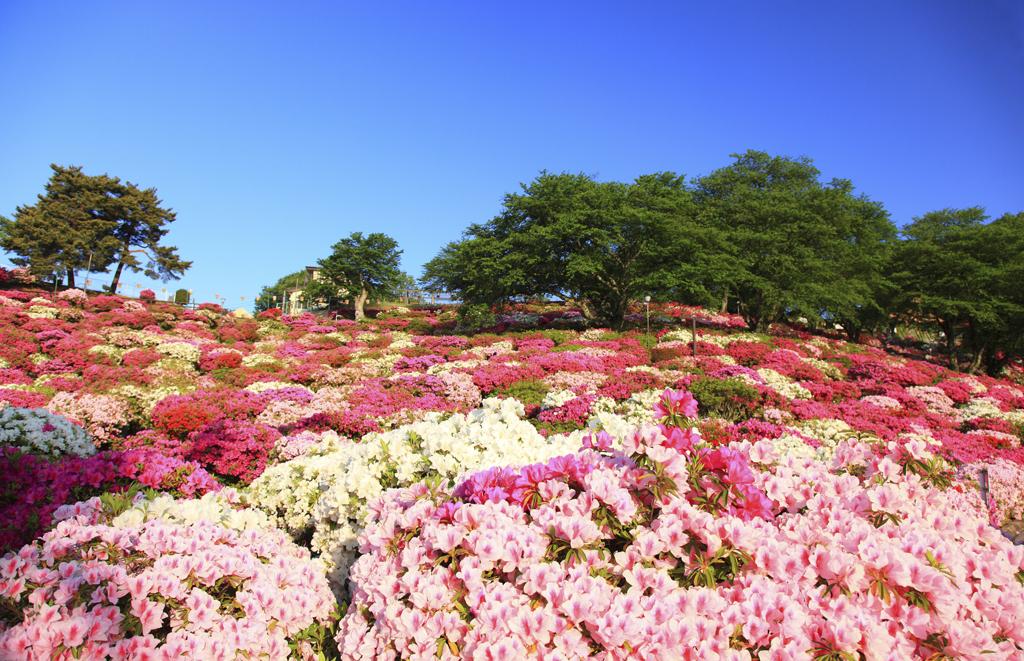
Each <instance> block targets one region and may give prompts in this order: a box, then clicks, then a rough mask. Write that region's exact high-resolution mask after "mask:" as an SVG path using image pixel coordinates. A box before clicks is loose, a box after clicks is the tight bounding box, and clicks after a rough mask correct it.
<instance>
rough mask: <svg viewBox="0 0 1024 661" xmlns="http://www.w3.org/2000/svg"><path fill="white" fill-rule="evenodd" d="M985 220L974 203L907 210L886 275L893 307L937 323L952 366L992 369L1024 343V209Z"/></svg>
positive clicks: (920, 321)
mask: <svg viewBox="0 0 1024 661" xmlns="http://www.w3.org/2000/svg"><path fill="white" fill-rule="evenodd" d="M987 220H988V216H987V215H986V214H985V211H984V209H982V208H981V207H970V208H966V209H941V210H938V211H931V212H929V213H926V214H924V215H922V216H919V217H916V218H914V220H913V222H911V223H910V224H909V225H907V226H906V227H905V228H904V229H903V232H902V233H903V236H904V238H905V240H904V241H903V242H901V244H900V246H899V248H898V250H897V254H896V258H895V259H894V262H893V263H894V265H895V266H896V270H895V272H894V274H893V280H894V281H895V282H896V283H897V286H898V291H899V295H898V296H897V298H896V305H897V308H898V310H900V311H901V312H902V313H903V314H904V315H905V316H906V317H907V318H908V319H909V320H910V321H912V322H914V323H917V324H924V325H933V326H934V327H936V329H938V330H941V331H942V334H943V336H944V338H945V343H946V350H947V352H948V354H949V362H950V366H951V367H953V368H955V369H959V368H961V367H964V368H966V369H968V370H970V371H977V370H979V369H981V368H982V367H984V368H986V369H987V370H988V371H989V372H991V373H997V372H998V371H999V370H1001V369H1002V367H1003V366H1004V365H1005V363H1006V361H1007V360H1008V359H1010V358H1013V357H1016V356H1020V355H1021V352H1022V349H1024V347H1022V346H1021V345H1022V340H1021V336H1022V333H1024V292H1022V288H1021V285H1020V283H1021V282H1022V280H1021V277H1022V276H1024V214H1016V215H1012V214H1007V215H1004V216H1003V217H1001V218H999V219H997V220H995V221H992V222H990V223H986V221H987Z"/></svg>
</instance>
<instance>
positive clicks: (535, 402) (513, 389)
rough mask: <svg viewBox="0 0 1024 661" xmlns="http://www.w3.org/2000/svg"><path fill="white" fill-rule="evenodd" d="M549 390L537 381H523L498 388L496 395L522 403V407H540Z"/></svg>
mask: <svg viewBox="0 0 1024 661" xmlns="http://www.w3.org/2000/svg"><path fill="white" fill-rule="evenodd" d="M549 390H550V388H548V386H547V385H546V384H545V383H544V382H543V381H540V380H539V379H523V380H521V381H516V382H514V383H511V384H509V385H507V386H505V387H504V388H499V389H498V390H497V394H499V395H502V396H504V397H512V398H514V399H517V400H519V401H520V402H522V403H523V405H524V406H527V407H530V406H540V404H541V402H543V401H544V396H545V395H547V394H548V391H549Z"/></svg>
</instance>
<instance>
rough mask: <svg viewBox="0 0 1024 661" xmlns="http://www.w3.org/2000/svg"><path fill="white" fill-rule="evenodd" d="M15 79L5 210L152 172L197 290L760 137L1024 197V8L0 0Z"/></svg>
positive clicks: (856, 173)
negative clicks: (547, 189)
mask: <svg viewBox="0 0 1024 661" xmlns="http://www.w3.org/2000/svg"><path fill="white" fill-rule="evenodd" d="M0 90H2V95H3V102H2V103H0V214H4V215H9V214H11V213H12V212H13V211H14V208H15V207H16V206H17V205H18V204H25V203H32V202H33V201H34V199H35V196H36V195H37V194H38V193H39V192H40V191H41V190H42V188H43V185H44V183H45V181H46V179H47V177H48V174H49V170H48V165H49V163H51V162H57V163H62V164H79V165H84V166H85V168H86V171H87V172H89V173H101V172H107V173H110V174H112V175H116V176H120V177H122V178H124V179H128V180H130V181H133V182H136V183H138V184H141V185H144V186H155V187H156V188H157V189H158V191H159V193H160V195H161V197H162V198H163V199H164V201H165V202H166V203H167V204H168V205H169V206H171V207H172V208H174V209H175V210H176V211H177V214H178V221H177V222H176V223H175V224H174V225H173V226H172V231H171V234H170V235H169V240H170V242H171V243H173V244H175V245H177V246H178V247H179V248H180V251H181V253H182V255H183V256H184V257H186V258H189V259H192V260H193V261H194V262H195V265H194V267H193V268H192V270H191V271H190V272H189V273H188V274H187V276H186V277H185V279H184V280H183V281H182V284H183V286H185V287H186V288H193V289H195V291H196V294H197V296H198V297H200V298H202V299H204V300H211V299H212V296H213V294H215V293H218V294H221V295H223V296H225V297H227V299H228V304H229V305H231V306H232V307H234V306H237V305H238V304H239V302H240V297H241V296H246V301H245V305H246V306H247V307H248V306H249V305H251V299H252V297H253V295H254V294H255V293H256V292H257V291H258V290H259V288H260V286H261V285H263V284H266V283H270V282H273V281H274V280H276V279H277V277H278V276H280V275H282V274H285V273H287V272H290V271H293V270H296V269H298V268H301V267H303V266H304V265H306V264H312V263H314V262H315V260H316V259H317V258H318V257H322V256H325V255H326V254H327V253H328V252H329V250H330V245H331V244H332V243H333V242H334V241H336V240H337V239H338V238H340V237H342V236H345V235H347V234H349V233H350V232H352V231H356V230H362V231H367V232H368V231H381V232H386V233H388V234H390V235H392V236H394V237H395V238H396V239H397V240H398V241H399V243H400V244H401V246H402V248H403V249H404V250H405V254H404V257H403V265H404V267H405V269H406V270H407V271H408V272H410V273H411V274H413V275H415V276H418V275H419V274H420V267H421V266H422V264H423V263H424V262H425V261H426V260H428V259H430V258H431V257H432V256H433V255H435V254H436V252H437V250H438V249H439V248H440V247H441V246H442V245H443V244H444V243H446V242H448V241H451V240H454V239H456V238H458V237H459V235H460V233H461V231H462V230H463V228H465V227H466V226H467V225H468V224H469V223H472V222H480V221H484V220H486V219H488V218H490V217H491V216H492V215H494V214H495V212H496V211H497V210H498V208H499V205H500V201H501V197H502V195H503V194H504V193H506V192H508V191H511V190H514V189H515V188H516V187H517V186H518V184H519V182H523V181H528V180H530V179H532V178H533V177H534V176H535V175H536V174H537V172H538V171H540V170H541V169H548V170H553V171H562V170H567V171H574V172H578V171H582V172H587V173H590V174H594V175H596V176H598V177H599V178H601V179H617V180H628V179H632V178H633V177H635V176H636V175H638V174H641V173H645V172H651V171H655V170H666V169H671V170H675V171H678V172H683V173H686V174H688V175H699V174H703V173H706V172H708V171H710V170H712V169H714V168H716V167H719V166H722V165H725V164H726V163H728V161H729V154H730V153H732V152H736V151H741V150H745V149H747V148H755V149H762V150H766V151H769V152H773V153H779V154H788V155H794V156H795V155H808V156H811V157H812V158H814V159H815V162H816V163H817V165H818V167H819V168H820V169H821V170H822V171H823V173H824V175H825V176H826V177H832V176H841V177H847V178H849V179H852V180H853V182H854V184H855V185H856V186H857V188H858V189H859V190H860V191H863V192H865V193H866V194H868V195H869V196H870V197H872V198H874V199H877V200H880V201H882V202H884V204H885V205H886V207H887V208H888V209H889V210H890V212H891V213H892V217H893V220H894V221H895V222H896V223H897V224H903V223H905V222H907V221H908V220H909V219H910V218H911V217H912V216H914V215H917V214H920V213H922V212H925V211H927V210H930V209H934V208H941V207H946V206H969V205H975V204H980V205H984V206H986V207H987V208H988V209H989V211H990V213H991V214H993V215H998V214H1001V213H1003V212H1006V211H1014V212H1016V211H1021V210H1024V158H1022V157H1021V154H1024V2H1018V1H1015V0H1004V1H999V2H996V1H985V0H978V1H967V0H964V1H962V2H941V1H940V2H937V1H932V0H921V1H919V2H909V1H907V2H889V1H884V2H882V1H878V2H845V3H840V2H817V1H810V0H809V1H807V2H771V3H767V2H749V3H741V2H712V1H710V0H709V1H708V2H701V3H696V2H683V1H677V2H663V3H658V2H637V3H625V2H618V3H598V2H579V3H568V2H522V1H518V0H517V1H516V2H504V3H490V2H463V3H456V2H408V3H402V2H394V3H375V2H363V3H343V2H323V3H315V2H301V3H285V2H253V1H247V2H238V3H233V4H232V3H222V2H186V1H176V2H161V3H157V2H87V1H78V2H55V3H50V2H45V3H44V2H36V1H34V0H24V1H20V2H15V1H13V0H0ZM105 277H106V278H109V276H105ZM128 282H129V283H135V282H142V280H141V279H140V278H139V277H137V276H129V277H128ZM167 286H168V287H169V288H170V287H173V286H177V285H174V284H173V283H172V284H170V285H167ZM157 289H158V290H159V286H158V287H157Z"/></svg>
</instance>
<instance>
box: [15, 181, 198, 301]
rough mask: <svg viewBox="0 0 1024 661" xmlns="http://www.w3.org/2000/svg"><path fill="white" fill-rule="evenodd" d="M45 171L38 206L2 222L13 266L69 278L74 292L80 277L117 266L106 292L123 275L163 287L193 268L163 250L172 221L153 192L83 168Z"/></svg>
mask: <svg viewBox="0 0 1024 661" xmlns="http://www.w3.org/2000/svg"><path fill="white" fill-rule="evenodd" d="M50 168H51V170H52V171H53V173H52V174H51V176H50V179H49V181H48V182H47V184H46V189H45V192H44V193H43V194H41V195H39V196H38V199H37V201H36V203H35V204H33V205H30V206H19V207H18V208H17V209H16V210H15V212H14V215H13V218H10V219H8V218H0V247H3V249H4V250H6V251H8V252H10V253H13V254H14V257H13V258H12V261H13V262H14V263H15V264H18V265H20V266H26V267H28V268H29V270H30V271H31V272H32V273H34V274H36V275H38V276H44V277H45V276H47V275H55V277H56V276H61V275H66V277H67V284H68V286H72V287H73V286H75V272H76V271H77V270H80V269H86V270H88V271H90V272H100V273H105V272H107V271H108V270H109V269H110V268H111V266H114V267H115V271H114V276H113V280H112V281H111V284H110V289H111V291H116V289H117V286H118V283H119V281H120V278H121V275H122V273H123V271H124V269H126V268H127V269H129V270H131V271H136V272H137V271H143V272H144V273H145V275H146V276H147V277H151V278H159V279H161V280H164V281H167V280H171V279H177V278H180V277H181V276H182V274H184V272H185V271H186V270H187V269H188V268H189V267H190V266H191V262H188V261H185V260H182V259H181V258H180V257H179V256H178V254H177V248H174V247H173V246H168V245H164V244H163V243H162V240H163V238H164V236H165V235H166V234H167V232H168V228H167V225H169V224H170V223H172V222H174V220H175V214H174V212H173V211H171V210H170V209H166V208H164V207H163V206H161V205H162V204H163V203H162V201H161V200H160V199H159V198H158V197H157V194H156V189H154V188H146V189H140V188H139V187H138V186H136V185H135V184H133V183H131V182H122V181H121V180H120V179H118V178H117V177H111V176H109V175H106V174H102V175H87V174H85V173H84V172H83V171H82V168H81V167H80V166H61V165H56V164H54V165H51V166H50Z"/></svg>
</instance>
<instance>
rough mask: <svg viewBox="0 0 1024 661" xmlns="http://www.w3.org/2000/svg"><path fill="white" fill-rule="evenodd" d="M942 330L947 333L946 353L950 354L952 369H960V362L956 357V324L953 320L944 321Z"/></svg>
mask: <svg viewBox="0 0 1024 661" xmlns="http://www.w3.org/2000/svg"><path fill="white" fill-rule="evenodd" d="M942 332H943V333H945V334H946V353H948V354H949V367H950V369H953V370H956V371H960V363H959V362H958V361H957V359H956V326H955V325H954V324H953V322H952V321H948V320H943V321H942Z"/></svg>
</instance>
